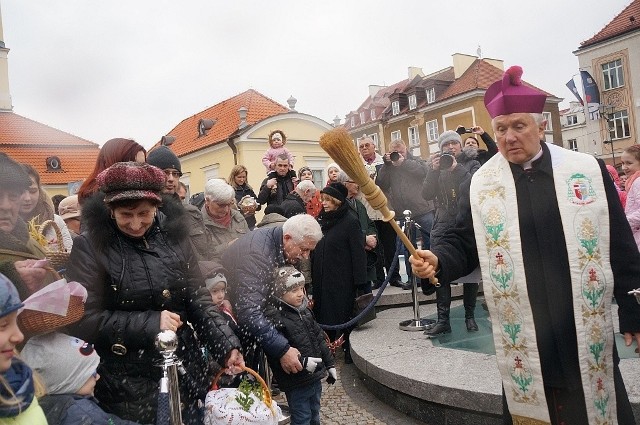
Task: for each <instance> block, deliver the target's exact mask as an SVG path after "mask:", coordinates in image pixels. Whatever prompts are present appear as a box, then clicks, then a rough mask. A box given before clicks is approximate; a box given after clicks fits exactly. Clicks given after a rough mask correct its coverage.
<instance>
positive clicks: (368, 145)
mask: <svg viewBox="0 0 640 425" xmlns="http://www.w3.org/2000/svg"><path fill="white" fill-rule="evenodd" d="M370 146H371V143H363V144H361V145H360V146H359V148H360V149H364V148H368V147H370Z"/></svg>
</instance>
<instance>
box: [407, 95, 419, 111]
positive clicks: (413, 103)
mask: <svg viewBox="0 0 640 425" xmlns="http://www.w3.org/2000/svg"><path fill="white" fill-rule="evenodd" d="M416 106H418V101H417V99H416V95H415V94H412V95H411V96H409V109H416Z"/></svg>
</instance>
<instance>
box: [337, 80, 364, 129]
mask: <svg viewBox="0 0 640 425" xmlns="http://www.w3.org/2000/svg"><path fill="white" fill-rule="evenodd" d="M369 87H371V86H369ZM339 125H340V117H339V116H337V115H336V117H335V118H334V119H333V126H334V127H338V126H339Z"/></svg>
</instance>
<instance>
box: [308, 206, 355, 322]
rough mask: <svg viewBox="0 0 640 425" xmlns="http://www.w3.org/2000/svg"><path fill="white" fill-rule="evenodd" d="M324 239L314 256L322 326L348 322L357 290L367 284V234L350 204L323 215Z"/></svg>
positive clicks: (315, 291) (316, 300) (315, 293)
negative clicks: (365, 248) (364, 232)
mask: <svg viewBox="0 0 640 425" xmlns="http://www.w3.org/2000/svg"><path fill="white" fill-rule="evenodd" d="M319 221H320V226H321V227H322V233H323V235H324V236H323V237H322V239H320V242H318V244H317V245H316V248H315V249H314V250H313V252H312V254H311V275H312V277H313V302H314V306H313V312H314V313H315V315H316V317H317V319H318V322H319V323H321V324H323V325H338V324H341V323H345V322H347V321H348V320H349V319H350V318H351V315H352V312H353V302H354V300H355V297H356V289H357V287H363V286H364V285H365V284H366V281H367V255H366V253H365V250H364V234H363V233H362V230H361V229H360V222H359V220H358V218H357V217H356V216H355V215H354V214H352V213H351V212H350V209H349V206H348V205H347V203H346V202H345V203H343V204H342V205H341V206H340V207H339V208H338V209H337V210H336V211H332V212H330V213H326V212H322V213H321V214H320V218H319Z"/></svg>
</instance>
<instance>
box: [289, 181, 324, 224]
mask: <svg viewBox="0 0 640 425" xmlns="http://www.w3.org/2000/svg"><path fill="white" fill-rule="evenodd" d="M315 194H316V185H315V184H313V182H312V181H311V180H302V181H301V182H300V183H298V185H297V186H296V188H295V189H294V190H293V192H291V193H289V194H288V195H287V196H286V197H285V198H284V201H282V203H281V204H280V208H282V211H283V212H284V216H285V217H287V218H291V217H293V216H294V215H298V214H306V213H307V202H309V201H310V200H311V199H312V198H313V197H314V196H315Z"/></svg>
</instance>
